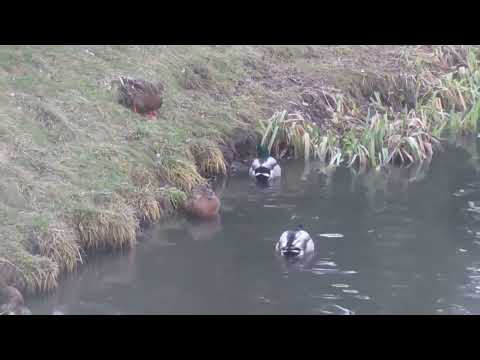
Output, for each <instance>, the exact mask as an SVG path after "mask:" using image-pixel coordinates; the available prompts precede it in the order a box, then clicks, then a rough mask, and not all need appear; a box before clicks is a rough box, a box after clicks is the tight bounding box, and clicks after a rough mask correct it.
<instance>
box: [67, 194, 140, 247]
mask: <svg viewBox="0 0 480 360" xmlns="http://www.w3.org/2000/svg"><path fill="white" fill-rule="evenodd" d="M73 222H74V224H75V227H76V230H77V231H78V234H79V242H80V244H81V245H82V247H83V248H86V249H92V248H93V249H99V248H100V249H101V248H116V249H122V248H131V247H132V246H134V245H135V241H136V231H137V228H138V226H139V224H138V219H137V218H136V217H135V211H134V210H133V209H132V208H131V207H130V206H128V205H127V204H126V203H125V202H124V200H123V199H122V198H121V197H120V196H118V195H114V196H112V197H111V198H110V199H108V201H107V204H105V205H104V206H103V208H99V207H96V208H81V209H76V211H74V213H73Z"/></svg>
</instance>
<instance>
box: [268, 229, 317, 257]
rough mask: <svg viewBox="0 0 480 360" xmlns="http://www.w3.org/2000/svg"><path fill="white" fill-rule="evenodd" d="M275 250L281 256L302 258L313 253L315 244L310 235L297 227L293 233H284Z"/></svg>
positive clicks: (288, 231)
mask: <svg viewBox="0 0 480 360" xmlns="http://www.w3.org/2000/svg"><path fill="white" fill-rule="evenodd" d="M275 250H276V251H277V252H278V253H279V254H280V255H282V256H288V257H298V258H301V257H304V256H305V255H309V254H312V253H313V252H314V251H315V244H314V242H313V240H312V238H311V237H310V234H309V233H308V232H306V231H305V230H303V227H301V226H299V227H298V228H297V229H296V230H295V231H292V230H287V231H284V232H283V234H282V236H280V240H278V242H277V245H276V247H275Z"/></svg>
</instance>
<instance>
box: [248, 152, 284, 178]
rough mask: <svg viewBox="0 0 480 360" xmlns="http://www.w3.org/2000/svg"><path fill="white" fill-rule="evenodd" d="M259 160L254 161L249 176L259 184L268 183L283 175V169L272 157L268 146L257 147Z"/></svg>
mask: <svg viewBox="0 0 480 360" xmlns="http://www.w3.org/2000/svg"><path fill="white" fill-rule="evenodd" d="M257 153H258V158H256V159H254V160H253V162H252V165H251V166H250V170H249V172H248V173H249V175H250V176H251V177H254V178H255V179H256V180H257V181H258V182H262V183H266V182H269V181H271V180H273V179H275V178H279V177H280V176H281V175H282V169H281V168H280V165H279V164H278V163H277V160H276V159H275V158H274V157H272V156H270V153H269V151H268V149H267V148H266V146H263V145H258V146H257Z"/></svg>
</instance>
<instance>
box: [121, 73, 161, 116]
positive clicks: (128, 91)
mask: <svg viewBox="0 0 480 360" xmlns="http://www.w3.org/2000/svg"><path fill="white" fill-rule="evenodd" d="M113 83H115V84H116V85H118V102H119V103H120V104H121V105H123V106H125V107H127V108H129V109H131V110H133V111H134V112H136V113H138V114H141V115H150V117H151V118H152V119H153V118H154V117H156V115H157V110H159V109H160V108H161V107H162V104H163V91H164V87H163V85H162V84H161V83H158V84H153V83H151V82H149V81H146V80H141V79H130V78H127V77H125V76H120V77H119V79H118V80H114V81H113Z"/></svg>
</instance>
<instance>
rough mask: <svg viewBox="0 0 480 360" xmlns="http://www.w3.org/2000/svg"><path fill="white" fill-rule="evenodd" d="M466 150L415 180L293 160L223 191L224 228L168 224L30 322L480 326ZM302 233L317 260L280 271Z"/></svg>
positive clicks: (35, 306) (84, 275) (91, 268)
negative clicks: (342, 320)
mask: <svg viewBox="0 0 480 360" xmlns="http://www.w3.org/2000/svg"><path fill="white" fill-rule="evenodd" d="M472 163H474V161H473V162H472V159H471V158H469V156H468V155H467V153H466V152H464V151H462V150H449V151H446V152H445V153H443V154H441V155H439V156H438V157H437V158H435V159H434V160H433V161H432V163H431V164H425V165H424V166H423V167H420V168H410V169H407V170H406V169H404V170H398V169H392V170H390V174H389V175H386V174H382V173H375V172H370V173H367V174H363V175H360V176H357V177H353V176H352V174H351V173H350V171H349V170H348V169H338V170H336V171H333V172H328V171H327V172H325V171H323V173H322V171H320V170H319V167H318V164H315V163H312V164H311V166H310V169H309V168H308V167H304V164H303V163H299V162H296V163H295V162H294V163H289V164H286V165H284V166H283V175H284V176H283V178H282V180H281V183H280V184H278V185H277V186H273V187H271V188H268V189H265V188H259V187H258V186H256V185H255V184H254V183H252V182H251V180H250V179H249V178H248V176H246V175H245V176H243V175H240V176H236V177H234V178H231V179H229V180H228V184H227V185H226V187H224V188H223V191H221V198H222V209H221V219H218V221H216V222H212V223H193V222H191V221H187V220H183V219H177V220H173V221H169V222H168V223H165V224H161V225H158V226H155V227H154V228H152V229H149V230H148V231H146V232H145V233H144V234H143V235H142V237H141V241H140V243H139V244H138V246H137V248H136V249H135V251H133V252H131V253H129V254H124V255H120V256H119V255H108V254H105V255H99V256H96V257H95V258H92V259H90V261H89V263H88V264H87V265H86V266H84V267H82V268H81V269H80V270H78V272H77V274H75V275H72V276H70V277H69V278H68V279H66V280H64V281H63V282H62V283H61V285H60V287H59V289H58V291H56V292H55V293H54V294H52V295H50V296H47V297H41V298H35V299H30V300H29V301H28V302H29V304H28V305H29V306H30V308H31V310H32V312H33V313H34V314H51V313H53V312H54V311H60V312H62V313H64V314H340V315H350V314H480V176H479V175H480V174H478V173H477V171H476V170H475V167H474V166H473V165H472ZM297 224H303V225H304V227H305V228H306V230H308V231H309V232H310V234H311V236H312V238H313V240H314V242H315V247H316V249H315V250H316V252H315V255H314V257H313V258H312V259H311V260H310V261H309V262H305V263H296V264H293V265H292V264H288V263H285V262H282V261H281V259H279V258H277V257H276V256H275V254H274V246H275V243H276V241H277V240H278V238H279V236H280V234H281V233H282V232H283V231H284V230H285V229H288V228H289V227H294V226H296V225H297Z"/></svg>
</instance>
